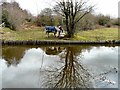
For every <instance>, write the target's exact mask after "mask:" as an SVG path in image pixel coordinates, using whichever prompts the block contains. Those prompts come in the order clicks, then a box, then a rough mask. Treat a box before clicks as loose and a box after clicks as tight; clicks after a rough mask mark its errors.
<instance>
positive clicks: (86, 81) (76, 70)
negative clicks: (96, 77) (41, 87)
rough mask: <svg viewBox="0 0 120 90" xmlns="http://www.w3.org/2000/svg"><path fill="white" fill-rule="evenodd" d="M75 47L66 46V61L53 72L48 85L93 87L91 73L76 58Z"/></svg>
mask: <svg viewBox="0 0 120 90" xmlns="http://www.w3.org/2000/svg"><path fill="white" fill-rule="evenodd" d="M75 55H76V53H75V49H74V48H73V47H67V48H66V55H65V59H64V60H65V63H64V65H63V66H62V67H60V68H59V69H57V70H56V71H55V72H54V73H53V74H52V78H51V81H50V80H49V81H47V87H52V88H92V87H93V86H92V83H91V82H90V76H91V75H90V74H89V73H88V71H87V70H86V69H85V68H84V67H83V65H82V64H81V63H79V62H78V60H77V59H76V56H75ZM48 82H50V83H48Z"/></svg>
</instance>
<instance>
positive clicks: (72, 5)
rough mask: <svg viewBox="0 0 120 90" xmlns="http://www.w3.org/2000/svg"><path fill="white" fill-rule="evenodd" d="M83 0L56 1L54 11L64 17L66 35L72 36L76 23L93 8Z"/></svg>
mask: <svg viewBox="0 0 120 90" xmlns="http://www.w3.org/2000/svg"><path fill="white" fill-rule="evenodd" d="M87 2H88V1H85V0H80V1H78V0H62V1H58V2H57V5H56V6H55V8H54V11H55V12H57V13H59V14H61V15H62V16H63V17H65V25H66V30H67V36H68V37H73V36H74V33H75V31H76V25H77V23H78V22H79V21H80V20H81V19H82V18H83V17H84V16H86V15H87V14H89V13H90V12H91V11H92V10H93V6H91V5H89V6H88V3H87Z"/></svg>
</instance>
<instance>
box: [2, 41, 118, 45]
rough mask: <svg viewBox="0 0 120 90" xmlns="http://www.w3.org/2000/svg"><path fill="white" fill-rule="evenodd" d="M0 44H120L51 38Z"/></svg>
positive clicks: (116, 42) (115, 42)
mask: <svg viewBox="0 0 120 90" xmlns="http://www.w3.org/2000/svg"><path fill="white" fill-rule="evenodd" d="M1 44H2V45H53V44H54V45H59V44H60V45H73V44H77V45H79V44H120V41H115V40H113V41H96V42H94V41H64V40H63V41H53V40H52V41H51V40H34V41H33V40H28V41H1Z"/></svg>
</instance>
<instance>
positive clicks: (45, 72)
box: [0, 45, 119, 88]
mask: <svg viewBox="0 0 120 90" xmlns="http://www.w3.org/2000/svg"><path fill="white" fill-rule="evenodd" d="M118 48H119V46H90V45H74V46H70V45H69V46H68V45H65V46H3V47H2V56H1V58H0V67H2V69H0V71H1V73H0V81H1V80H2V82H1V87H2V88H118Z"/></svg>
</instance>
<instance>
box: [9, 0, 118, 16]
mask: <svg viewBox="0 0 120 90" xmlns="http://www.w3.org/2000/svg"><path fill="white" fill-rule="evenodd" d="M8 1H10V0H8ZM14 1H17V2H18V3H19V4H20V6H21V7H22V8H23V9H27V10H28V11H30V12H31V13H32V14H33V15H37V14H38V13H39V12H40V11H41V10H42V9H44V8H47V7H48V8H51V7H52V6H54V4H55V3H54V2H55V0H14ZM89 1H90V2H91V3H92V4H93V5H95V13H96V14H99V13H102V14H104V15H110V16H112V17H118V2H119V1H120V0H89Z"/></svg>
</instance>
